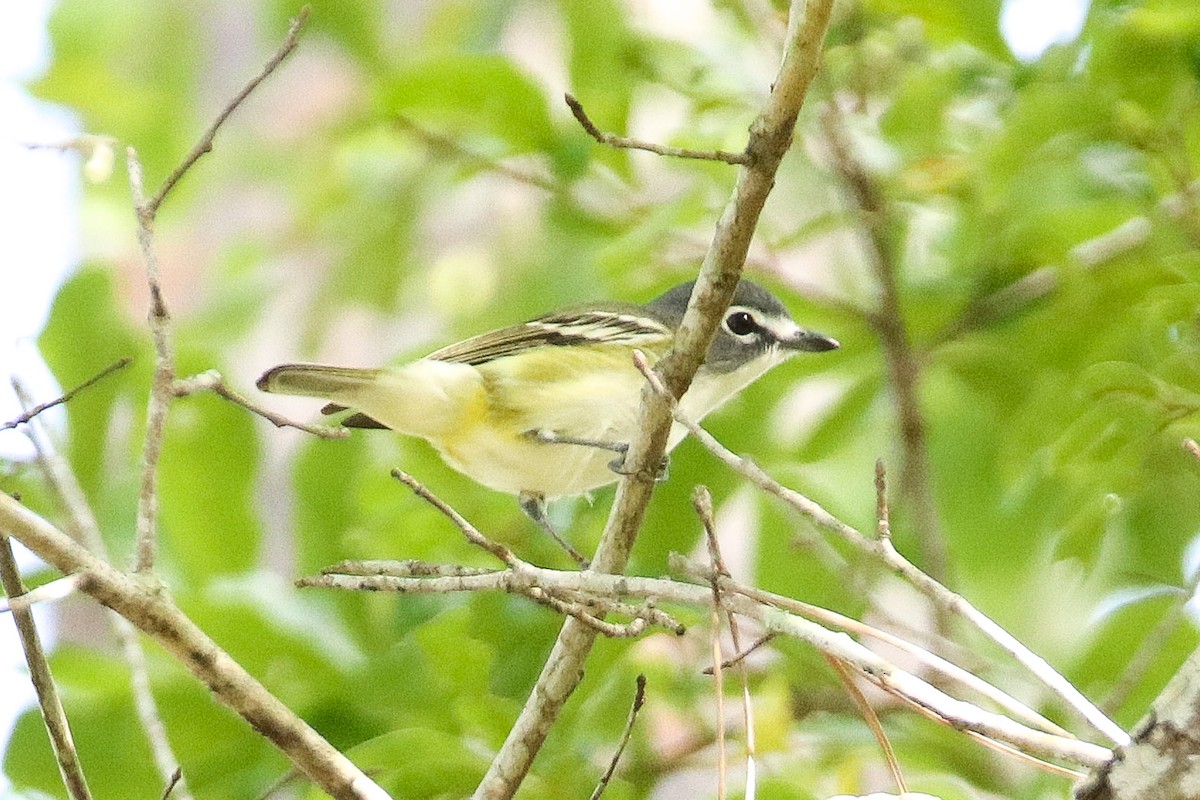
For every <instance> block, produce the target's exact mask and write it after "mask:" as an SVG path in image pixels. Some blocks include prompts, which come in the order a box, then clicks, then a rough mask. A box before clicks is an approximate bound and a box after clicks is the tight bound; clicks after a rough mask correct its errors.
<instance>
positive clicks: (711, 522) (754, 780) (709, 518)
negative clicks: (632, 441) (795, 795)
mask: <svg viewBox="0 0 1200 800" xmlns="http://www.w3.org/2000/svg"><path fill="white" fill-rule="evenodd" d="M692 506H693V507H694V508H695V509H696V513H697V514H698V515H699V517H700V521H701V524H703V526H704V535H705V540H706V541H707V542H708V558H709V561H710V562H711V563H712V572H713V577H712V579H711V580H710V581H709V583H710V585H711V586H712V590H713V617H714V619H713V630H714V634H713V637H714V638H713V665H712V667H710V668H709V669H706V670H705V671H704V672H705V674H711V675H712V676H713V678H714V679H715V682H716V685H717V693H718V694H717V715H718V718H719V719H720V720H721V727H720V730H719V733H720V736H719V737H718V739H719V740H720V742H721V750H720V758H721V780H720V783H719V791H718V796H719V797H720V796H724V792H725V752H724V751H725V744H724V733H725V723H724V720H725V713H724V708H723V695H724V692H723V691H722V688H721V687H722V681H721V670H722V669H724V667H725V665H726V662H725V661H722V660H721V646H720V639H719V638H717V634H716V633H715V631H717V630H719V627H720V620H719V619H717V614H718V612H723V613H724V615H725V621H726V624H727V625H728V626H729V639H730V641H731V642H732V643H733V650H734V652H735V653H739V654H740V655H739V657H736V658H734V659H730V660H729V661H730V662H731V664H736V665H737V670H738V679H739V680H740V682H741V685H742V687H741V688H742V721H743V722H744V724H745V726H746V789H745V792H743V797H744V798H745V800H754V798H755V797H756V796H757V794H758V762H757V760H756V758H755V755H756V748H755V742H754V707H753V705H752V704H751V702H750V673H749V670H747V669H746V663H745V660H744V659H745V653H744V652H743V651H742V638H741V634H740V632H739V631H738V621H737V615H735V614H734V613H733V612H732V611H730V610H729V609H728V608H725V606H724V604H723V603H722V602H721V582H720V578H729V577H730V573H729V568H728V567H727V566H725V558H724V556H722V555H721V543H720V541H719V540H718V539H717V526H716V520H715V519H714V517H713V503H712V494H711V493H710V492H709V490H708V487H707V486H697V487H696V489H695V491H693V492H692ZM751 649H753V648H751Z"/></svg>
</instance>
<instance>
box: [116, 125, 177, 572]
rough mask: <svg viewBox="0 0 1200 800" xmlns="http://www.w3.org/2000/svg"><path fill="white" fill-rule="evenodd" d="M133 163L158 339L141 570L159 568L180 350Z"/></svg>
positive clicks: (131, 154) (131, 155)
mask: <svg viewBox="0 0 1200 800" xmlns="http://www.w3.org/2000/svg"><path fill="white" fill-rule="evenodd" d="M125 152H126V158H127V161H128V165H129V186H130V189H131V190H132V192H133V207H134V211H135V212H136V215H137V222H138V226H137V237H138V244H139V245H140V246H141V250H142V260H143V261H144V262H145V267H146V283H147V285H148V286H149V288H150V311H149V313H148V314H147V322H148V323H149V325H150V335H151V338H152V339H153V340H154V380H153V382H152V383H151V386H150V398H149V400H148V401H147V408H146V440H145V444H144V446H143V450H142V481H141V488H140V490H139V491H138V508H137V526H136V545H135V547H136V556H135V558H134V566H135V569H136V570H137V571H138V572H149V571H150V570H152V569H153V568H154V557H155V554H156V551H157V549H158V531H157V525H158V459H159V456H160V455H161V454H162V445H163V437H164V436H165V435H166V429H167V412H168V411H169V410H170V407H171V398H172V396H173V395H172V392H171V383H172V381H174V379H175V353H174V348H173V346H172V344H171V315H170V313H169V312H168V311H167V304H166V301H165V300H164V299H163V293H162V279H161V275H162V270H161V269H160V267H159V264H158V254H157V253H156V252H155V249H154V231H153V228H154V213H153V211H150V210H149V209H148V207H147V205H146V196H145V189H144V187H143V183H142V163H141V161H139V160H138V156H137V151H136V150H134V149H133V148H132V147H129V148H127V149H126V151H125Z"/></svg>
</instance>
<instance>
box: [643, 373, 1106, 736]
mask: <svg viewBox="0 0 1200 800" xmlns="http://www.w3.org/2000/svg"><path fill="white" fill-rule="evenodd" d="M634 364H635V366H637V368H638V369H639V370H640V371H641V372H642V374H643V375H644V376H645V377H646V380H647V382H648V383H649V384H650V387H651V388H652V389H653V390H654V391H655V392H657V393H658V394H659V395H660V396H662V397H664V398H666V399H667V402H668V404H669V406H670V409H671V413H672V415H673V418H674V419H675V421H676V422H678V423H679V424H680V425H682V426H684V427H685V428H687V429H688V432H689V433H691V434H692V435H693V436H694V437H696V439H697V441H699V442H700V444H701V445H703V446H704V448H705V449H706V450H708V451H709V452H710V453H712V454H713V455H714V456H716V457H717V458H718V459H719V460H720V461H722V462H723V463H724V464H726V465H727V466H728V467H730V468H731V469H733V470H734V471H735V472H737V473H738V474H740V475H742V476H743V477H744V478H746V479H747V480H749V481H750V482H751V483H753V484H754V485H755V486H757V487H758V488H760V489H762V490H763V491H764V492H766V493H767V494H770V495H773V496H775V497H777V498H779V499H780V500H782V501H783V502H784V503H787V504H788V505H790V506H791V507H792V508H794V509H796V510H797V511H799V512H800V513H801V514H803V515H804V516H805V517H807V518H808V519H809V520H810V521H811V522H813V523H814V524H815V525H817V526H818V527H820V528H822V529H824V530H826V531H829V532H830V533H833V534H835V535H837V536H838V537H839V538H841V539H842V540H843V541H845V542H846V543H848V544H850V545H852V546H853V547H855V548H856V549H857V550H859V551H860V552H862V553H864V554H866V555H869V556H871V557H872V558H875V559H879V560H880V561H881V562H882V563H883V564H884V565H885V566H886V567H887V568H888V569H890V570H892V571H894V572H896V573H897V574H898V575H900V576H902V577H903V578H904V579H905V580H907V581H908V582H909V583H911V584H912V585H913V586H914V587H916V588H917V590H918V591H920V592H921V593H923V594H925V595H926V596H927V597H929V598H930V599H932V600H933V601H934V602H935V603H937V604H938V606H939V607H941V608H944V609H946V610H948V611H952V612H954V613H957V614H959V615H961V616H963V617H964V618H965V619H967V621H969V622H970V623H971V624H973V625H974V626H975V627H976V628H978V629H979V630H980V631H982V632H983V634H984V635H985V636H987V637H988V638H989V639H991V640H992V641H993V642H995V643H996V644H997V645H999V646H1000V647H1001V648H1002V649H1003V650H1004V651H1005V652H1007V653H1009V654H1010V655H1011V656H1012V657H1013V658H1015V659H1016V660H1017V662H1018V663H1019V664H1021V665H1022V666H1024V667H1025V668H1026V669H1027V670H1029V671H1030V672H1031V673H1032V674H1033V675H1034V676H1036V677H1037V678H1038V679H1039V680H1040V681H1042V682H1043V683H1044V684H1046V686H1048V687H1049V688H1050V689H1052V690H1053V691H1054V692H1055V693H1056V694H1057V695H1058V696H1059V697H1061V698H1063V700H1065V701H1066V702H1067V704H1068V705H1069V706H1070V707H1071V708H1073V709H1075V710H1076V711H1077V712H1079V714H1080V715H1082V716H1083V717H1084V719H1086V720H1087V721H1088V722H1090V723H1091V724H1092V726H1093V727H1095V728H1096V730H1098V731H1100V732H1101V733H1103V734H1104V735H1105V736H1107V737H1109V739H1111V740H1112V741H1113V742H1115V743H1116V744H1119V745H1124V744H1127V743H1128V742H1129V734H1127V733H1125V731H1123V730H1121V728H1120V726H1118V725H1117V724H1116V723H1115V722H1113V721H1112V720H1110V719H1109V718H1108V717H1107V716H1106V715H1105V714H1104V712H1103V711H1101V710H1100V709H1099V708H1097V707H1096V705H1095V704H1094V703H1093V702H1092V701H1090V700H1088V699H1087V698H1086V697H1084V695H1083V693H1082V692H1080V691H1079V690H1078V689H1076V688H1075V687H1074V686H1073V685H1071V683H1070V681H1068V680H1067V679H1066V678H1065V677H1063V676H1062V675H1061V674H1059V673H1058V672H1057V671H1055V670H1054V668H1053V667H1051V666H1050V665H1049V664H1048V663H1047V662H1046V660H1045V659H1043V658H1042V657H1041V656H1039V655H1037V654H1036V653H1034V652H1033V651H1032V650H1030V649H1029V648H1028V647H1026V646H1025V645H1024V644H1022V643H1021V642H1020V641H1018V640H1017V638H1016V637H1014V636H1013V635H1012V634H1010V633H1009V632H1008V631H1006V630H1004V629H1003V628H1001V627H1000V626H999V625H997V624H996V623H995V622H993V621H992V620H991V619H990V618H988V617H987V616H986V615H985V614H983V613H982V612H981V611H979V609H977V608H975V607H974V606H973V605H971V604H970V603H969V602H968V601H967V600H966V599H964V598H963V597H961V596H960V595H957V594H955V593H954V592H952V591H950V590H949V589H947V588H946V587H945V586H943V585H942V584H941V583H939V582H937V581H936V580H934V579H933V578H931V577H930V576H929V575H927V574H926V573H924V572H922V571H921V570H920V569H919V568H918V567H917V566H916V565H914V564H913V563H912V562H910V561H909V560H908V559H906V558H905V557H904V556H903V555H901V554H900V552H899V551H897V550H896V548H895V547H893V546H892V543H891V540H890V539H871V538H868V537H867V536H865V535H863V534H862V533H860V532H859V531H858V530H856V529H855V528H853V527H852V526H850V525H847V524H846V523H845V522H842V521H841V520H840V519H838V518H837V517H835V516H834V515H833V514H830V513H829V512H828V511H826V510H825V509H824V508H823V507H822V506H821V505H820V504H818V503H817V502H815V501H813V500H811V499H809V498H808V497H805V496H804V495H802V494H800V493H799V492H797V491H795V490H794V489H789V488H787V487H785V486H784V485H783V484H781V483H779V482H778V481H776V480H775V479H774V478H772V477H771V476H770V475H768V474H767V473H766V472H765V471H763V469H762V468H761V467H759V466H758V465H757V464H755V463H754V462H753V461H750V460H749V459H746V458H742V457H741V456H739V455H737V454H735V453H733V452H731V451H730V450H729V449H728V448H726V447H725V446H724V445H722V444H721V443H720V442H719V441H717V439H716V438H715V437H714V436H713V435H712V434H710V433H709V432H708V431H706V430H704V429H703V428H702V427H700V426H699V425H698V424H697V423H696V422H695V421H694V420H692V419H689V418H688V417H687V416H686V415H685V414H683V413H681V412H680V410H679V407H678V403H677V402H675V400H674V398H673V397H672V396H671V395H670V393H669V391H668V390H667V388H666V387H665V386H664V385H663V383H662V381H661V380H660V379H659V378H658V376H657V374H656V373H655V372H654V371H653V370H651V369H650V368H649V365H648V363H647V361H646V357H645V356H644V355H643V354H642V353H641V352H639V351H635V352H634Z"/></svg>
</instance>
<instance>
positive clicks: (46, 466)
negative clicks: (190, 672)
mask: <svg viewBox="0 0 1200 800" xmlns="http://www.w3.org/2000/svg"><path fill="white" fill-rule="evenodd" d="M13 389H14V390H15V391H16V393H17V397H18V398H19V399H20V400H21V402H22V403H23V404H26V405H28V399H27V393H26V391H25V387H24V386H23V385H22V384H21V382H20V381H18V380H15V379H14V380H13ZM40 422H41V420H35V421H34V422H33V424H31V425H30V426H29V427H28V428H26V429H25V434H26V436H28V438H29V441H30V442H32V443H33V448H34V450H35V451H36V453H37V458H38V464H39V465H40V466H41V468H42V471H43V473H44V474H45V476H46V483H47V485H48V486H49V487H50V489H51V490H52V491H53V492H54V494H55V495H56V496H57V498H58V501H59V503H61V505H62V507H63V508H64V509H65V510H66V512H67V517H68V520H69V523H70V524H69V530H70V533H71V534H72V535H73V537H74V538H75V540H76V541H78V542H80V543H82V544H83V546H84V547H85V548H87V550H88V552H90V553H91V554H92V555H94V556H96V557H98V558H100V559H103V560H105V561H107V560H108V552H107V548H106V546H105V544H104V539H103V537H102V536H101V535H100V526H99V524H98V523H97V522H96V517H95V515H94V514H93V513H92V510H91V507H90V506H89V505H88V502H87V498H86V497H85V496H84V494H83V489H82V488H81V487H80V486H79V481H78V480H77V479H76V478H75V474H74V473H73V472H71V469H70V467H68V466H67V463H66V461H65V460H64V459H63V458H62V457H61V456H59V455H58V453H57V452H55V450H54V447H53V446H52V445H51V443H50V441H49V439H48V437H46V436H45V435H44V432H43V430H42V428H41V425H40V424H39V423H40ZM80 579H81V577H80V575H78V574H72V575H67V576H65V577H63V578H60V579H59V580H58V581H55V583H59V582H62V581H69V582H71V584H72V586H73V587H75V588H78V584H79V581H80ZM107 616H108V619H109V620H110V621H111V622H112V626H113V632H114V633H115V634H116V637H117V642H118V643H119V644H120V646H121V653H122V655H123V656H124V658H125V661H126V663H127V664H128V665H129V675H130V685H131V688H132V691H133V703H134V709H135V711H136V713H137V717H138V722H139V723H140V724H141V726H142V730H143V731H144V732H145V734H146V742H147V744H149V746H150V753H151V755H152V756H153V758H154V765H155V767H156V768H157V769H158V771H159V774H160V775H161V776H162V777H163V779H164V780H165V781H167V782H170V776H171V775H172V773H173V772H175V771H178V769H179V767H178V764H179V760H178V759H177V758H176V757H175V752H174V750H173V749H172V748H171V742H170V740H169V739H168V738H167V731H166V726H165V725H164V724H163V721H162V715H161V714H160V713H159V711H158V705H157V703H156V701H155V699H154V693H153V692H152V691H151V689H150V671H149V669H148V668H147V665H146V656H145V653H144V652H143V650H142V644H141V642H140V641H139V640H138V634H137V629H136V628H134V627H133V624H132V623H130V622H129V620H127V619H125V618H124V617H122V616H121V615H119V614H117V613H116V612H115V611H110V612H109V613H108V615H107ZM174 793H175V797H176V798H177V800H191V798H192V793H191V790H190V789H189V788H188V785H187V781H186V780H184V779H183V777H182V775H181V777H180V779H179V780H177V781H175V789H174Z"/></svg>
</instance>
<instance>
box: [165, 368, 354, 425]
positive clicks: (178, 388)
mask: <svg viewBox="0 0 1200 800" xmlns="http://www.w3.org/2000/svg"><path fill="white" fill-rule="evenodd" d="M171 390H172V392H173V393H174V395H175V397H188V396H190V395H193V394H197V393H199V392H212V393H213V394H215V395H218V396H220V397H224V398H225V399H226V400H228V401H229V402H231V403H233V404H234V405H239V406H241V407H242V408H244V409H246V410H247V411H249V412H251V413H252V414H257V415H258V416H260V417H262V418H263V419H265V420H266V421H267V422H270V423H271V424H272V425H274V426H275V427H276V428H295V429H296V430H300V431H304V432H305V433H309V434H312V435H313V436H318V437H320V438H322V439H345V438H346V437H347V436H349V435H350V430H349V429H348V428H343V427H341V426H332V425H311V424H308V423H305V422H296V421H295V420H291V419H288V418H287V417H285V416H283V415H281V414H276V413H275V412H274V411H271V410H270V409H267V408H263V407H262V406H260V405H258V404H256V403H255V402H254V401H252V400H250V399H249V398H247V397H246V396H245V395H243V394H241V393H240V392H236V391H234V390H233V389H230V388H229V386H228V385H226V383H225V379H224V378H223V377H222V376H221V373H219V372H217V371H216V370H211V369H210V370H208V371H207V372H201V373H200V374H199V375H193V376H192V377H190V378H180V379H179V380H176V381H175V382H174V383H173V384H172V385H171Z"/></svg>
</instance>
